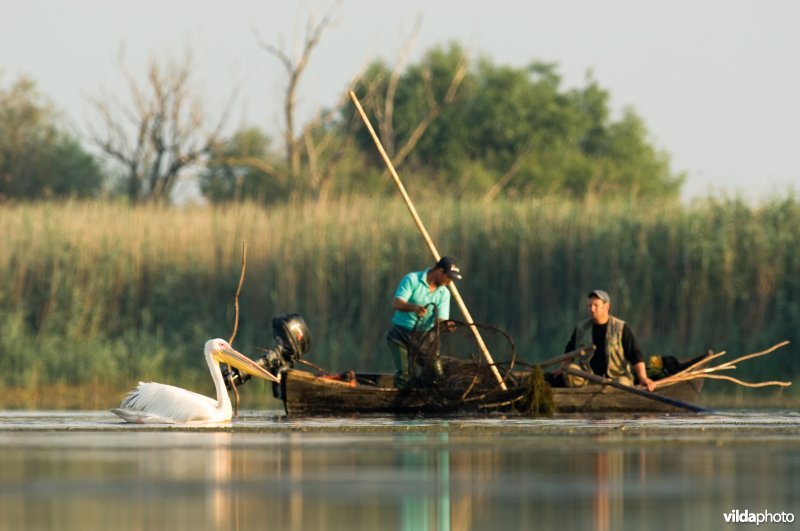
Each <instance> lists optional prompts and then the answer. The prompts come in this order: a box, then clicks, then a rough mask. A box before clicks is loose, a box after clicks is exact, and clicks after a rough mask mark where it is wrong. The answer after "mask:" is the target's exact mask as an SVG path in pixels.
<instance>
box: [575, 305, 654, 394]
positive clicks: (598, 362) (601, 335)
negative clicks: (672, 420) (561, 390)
mask: <svg viewBox="0 0 800 531" xmlns="http://www.w3.org/2000/svg"><path fill="white" fill-rule="evenodd" d="M586 308H587V310H588V311H589V319H586V320H585V321H582V322H580V323H578V324H577V325H576V326H575V329H574V330H573V331H572V336H571V337H570V339H569V342H568V343H567V346H566V349H565V350H564V352H571V351H573V350H575V349H576V348H579V347H580V346H589V345H594V346H595V347H596V350H595V351H594V355H593V356H592V358H591V360H589V366H590V368H591V372H593V373H595V374H598V375H600V376H603V377H605V378H610V379H611V380H614V381H617V382H619V383H621V384H624V385H633V374H634V373H635V374H636V377H637V378H638V383H639V384H640V385H644V386H646V387H647V389H648V391H653V390H654V389H655V384H654V383H653V380H651V379H650V378H648V377H647V372H646V370H645V365H644V357H643V356H642V351H641V350H640V349H639V345H638V344H637V343H636V338H635V337H634V336H633V332H631V329H630V328H629V327H628V325H627V324H626V323H625V321H623V320H622V319H619V318H617V317H614V316H613V315H611V314H610V313H609V311H610V309H611V297H609V296H608V293H606V292H605V291H603V290H601V289H596V290H594V291H592V292H591V293H589V295H588V301H587V305H586ZM567 363H568V366H571V367H573V368H576V369H582V370H587V369H586V368H582V367H580V366H578V365H577V364H575V363H569V362H567ZM631 368H633V373H632V372H631ZM562 376H563V379H564V384H565V385H566V386H567V387H581V386H583V385H585V384H586V380H585V379H584V378H581V377H579V376H573V375H571V374H567V373H566V372H564V373H562Z"/></svg>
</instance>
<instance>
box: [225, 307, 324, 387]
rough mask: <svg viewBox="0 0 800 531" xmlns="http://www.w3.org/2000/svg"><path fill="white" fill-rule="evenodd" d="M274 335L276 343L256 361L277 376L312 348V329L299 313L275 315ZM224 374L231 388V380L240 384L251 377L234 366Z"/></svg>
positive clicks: (226, 384) (227, 384)
mask: <svg viewBox="0 0 800 531" xmlns="http://www.w3.org/2000/svg"><path fill="white" fill-rule="evenodd" d="M272 337H273V338H274V339H275V343H276V345H275V346H274V347H272V348H269V349H266V351H265V353H264V355H263V356H261V357H260V358H258V359H257V360H255V362H256V363H257V364H258V365H260V366H261V367H263V368H264V369H266V370H267V371H269V372H271V373H272V374H274V375H275V376H278V375H279V374H280V372H281V371H283V370H285V369H288V368H290V367H293V366H294V364H295V363H296V362H297V361H298V360H300V358H301V357H302V356H303V355H304V354H306V353H307V352H308V351H309V350H310V349H311V331H310V330H309V329H308V325H307V324H306V321H305V319H303V317H302V316H301V315H300V314H298V313H286V314H283V315H279V316H277V317H273V318H272ZM222 376H223V378H224V379H225V386H226V387H227V388H228V389H231V382H232V383H233V385H236V386H239V385H242V384H243V383H245V382H246V381H247V380H249V379H250V375H249V374H242V373H240V372H239V371H238V370H237V369H236V368H233V367H230V368H229V369H228V370H226V371H223V373H222Z"/></svg>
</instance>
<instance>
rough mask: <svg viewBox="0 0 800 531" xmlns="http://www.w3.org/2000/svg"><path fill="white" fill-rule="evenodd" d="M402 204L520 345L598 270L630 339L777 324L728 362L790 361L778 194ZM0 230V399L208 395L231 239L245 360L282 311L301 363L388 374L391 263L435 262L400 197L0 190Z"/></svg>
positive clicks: (541, 336) (728, 391)
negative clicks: (82, 194) (186, 199)
mask: <svg viewBox="0 0 800 531" xmlns="http://www.w3.org/2000/svg"><path fill="white" fill-rule="evenodd" d="M417 209H418V210H419V212H420V215H421V216H422V217H423V219H424V220H425V223H426V226H427V227H428V230H429V231H430V233H431V235H432V237H433V239H434V241H435V242H436V244H437V247H438V249H439V251H440V252H442V253H443V254H449V255H452V256H456V257H457V258H458V260H459V263H460V264H461V265H462V268H463V269H464V272H465V278H464V280H463V281H461V282H460V283H459V291H460V292H461V294H462V296H463V298H464V300H465V302H466V304H467V305H468V307H469V309H470V312H471V313H472V315H473V317H474V318H475V319H476V320H477V321H480V322H485V323H491V324H495V325H498V326H500V327H501V328H503V329H504V330H506V331H507V332H509V333H510V335H511V337H512V338H513V339H514V341H515V344H516V348H517V351H518V359H520V360H523V361H526V362H535V361H541V360H543V359H546V358H549V357H552V356H553V355H556V354H558V353H560V352H561V351H563V347H564V344H565V343H566V340H567V335H568V334H569V331H570V330H571V328H572V326H573V325H574V323H575V322H576V321H577V320H580V319H582V318H583V316H584V313H585V311H584V308H583V305H584V297H585V293H586V292H587V291H588V290H590V289H595V288H599V287H602V288H604V289H606V290H607V291H608V292H609V293H611V295H612V313H615V314H616V315H619V316H620V317H622V318H623V319H625V320H627V321H628V322H629V323H630V324H631V326H632V328H633V330H634V331H635V333H636V335H637V338H638V339H639V342H640V344H641V345H642V347H643V350H644V351H645V354H646V355H653V354H661V355H673V356H676V357H678V358H688V357H693V356H696V355H698V354H700V353H703V352H706V351H707V350H709V349H711V350H714V351H721V350H726V351H728V352H729V353H730V354H729V357H731V358H733V357H735V356H738V355H742V354H746V353H748V352H754V351H757V350H761V349H763V348H766V347H768V346H770V345H772V344H775V343H777V342H778V341H782V340H784V339H788V340H789V341H791V344H790V345H789V346H788V347H786V348H784V349H781V350H780V351H778V352H776V353H774V354H772V355H770V356H769V357H768V358H765V359H763V360H759V361H758V362H756V363H753V364H751V365H743V366H742V367H741V368H740V369H737V370H736V371H735V373H732V374H735V375H736V377H738V378H741V379H744V380H749V381H759V380H773V379H781V380H790V381H794V380H795V378H796V377H797V375H798V374H800V357H798V356H797V355H796V349H797V345H798V344H800V327H798V326H797V325H798V323H800V233H798V231H797V230H796V227H798V226H800V202H798V200H797V199H795V198H794V197H788V198H776V199H774V200H772V201H769V202H766V203H764V204H761V205H758V206H752V205H748V204H747V203H746V202H744V201H742V200H740V199H735V198H729V199H707V200H702V201H695V202H693V203H691V204H690V205H683V204H680V203H678V202H673V201H664V202H657V201H656V202H652V201H641V200H640V201H626V200H619V201H615V202H608V201H599V200H596V199H592V198H589V199H586V200H582V201H569V200H564V199H560V198H546V199H524V200H502V201H493V202H481V201H478V200H458V199H437V200H436V201H422V202H420V201H417ZM0 234H2V235H3V242H4V246H3V247H4V251H5V252H4V253H3V254H2V256H0V276H1V277H2V278H3V280H4V281H3V283H2V284H1V285H0V371H2V372H0V408H9V407H10V408H30V407H37V408H71V409H104V408H106V407H113V406H115V405H117V404H118V403H119V399H120V398H121V397H122V395H123V394H124V393H125V392H127V391H128V390H129V389H131V388H132V387H133V386H135V385H136V383H137V382H138V381H139V380H153V381H159V382H162V383H169V384H174V385H178V386H181V387H187V388H191V389H193V390H195V391H197V392H201V393H205V394H211V392H212V390H213V388H212V386H211V382H210V378H209V377H208V373H207V370H206V367H205V364H204V363H203V361H202V358H201V353H202V346H203V344H204V342H205V341H206V340H207V339H209V338H212V337H223V338H225V339H228V338H229V337H230V334H231V332H232V330H233V325H234V320H235V310H234V295H235V292H236V287H237V285H238V281H239V274H240V268H241V260H242V252H241V250H242V242H243V241H244V242H246V244H247V275H246V278H245V281H244V285H243V287H242V292H241V295H240V296H239V305H240V317H239V329H238V333H237V337H236V340H235V343H234V346H236V347H237V348H239V349H240V350H241V351H242V352H243V353H245V354H246V355H248V356H250V357H253V358H255V357H258V356H259V355H260V353H259V350H258V349H259V348H264V347H271V346H273V345H274V341H273V339H272V329H271V320H272V317H274V316H276V315H280V314H283V313H289V312H298V313H300V314H301V315H303V316H304V318H305V319H306V321H307V322H308V324H309V326H310V328H311V333H312V350H311V353H310V354H309V356H308V357H307V358H308V359H309V361H312V362H314V363H315V364H317V365H319V366H322V367H324V368H325V369H328V370H330V371H331V372H339V371H343V370H347V369H351V368H357V369H359V370H365V371H390V370H392V367H391V361H390V359H389V355H388V352H386V351H385V350H386V349H385V340H384V335H385V332H386V327H387V323H388V321H389V318H390V314H391V310H390V307H389V301H390V298H391V293H392V291H393V290H394V288H395V285H396V283H397V281H398V280H399V279H400V278H401V276H402V275H403V274H404V273H406V272H408V271H411V270H418V269H422V268H423V267H427V266H429V265H430V264H431V263H432V259H431V258H430V257H429V255H428V253H427V250H426V249H425V247H424V245H423V243H422V242H421V239H420V237H419V235H418V233H417V232H416V229H415V228H414V227H413V224H412V222H411V220H410V219H409V216H408V213H407V211H406V210H405V206H404V205H402V204H401V202H399V201H396V200H394V199H390V198H379V199H370V198H359V197H354V198H350V199H338V200H335V201H333V200H332V201H327V202H323V203H316V202H304V203H294V204H285V205H280V206H271V207H261V206H257V205H255V204H252V203H244V204H225V205H219V206H213V207H211V206H208V207H170V206H158V205H136V206H130V205H128V204H125V203H108V202H83V201H65V202H45V203H31V204H26V203H18V204H17V203H6V204H2V205H0ZM454 317H458V316H457V315H454ZM714 383H716V382H714ZM706 394H707V395H708V396H706V397H704V399H706V400H708V401H709V402H707V403H708V404H709V405H713V404H714V403H715V402H716V401H717V399H718V398H719V399H720V400H723V402H724V403H725V405H727V404H729V403H731V402H732V399H730V398H724V397H735V400H734V401H733V403H739V402H738V400H740V399H739V398H738V397H741V403H742V405H743V406H745V405H746V404H747V403H748V401H752V402H753V404H754V405H756V406H757V404H758V403H764V404H767V403H770V404H773V403H774V404H796V403H797V402H798V399H799V398H800V394H799V393H798V391H797V390H796V386H795V385H793V386H792V387H790V388H788V389H786V390H785V391H783V392H782V393H777V392H775V391H771V392H770V393H767V392H765V391H760V392H756V391H753V390H739V389H737V388H736V387H735V386H734V385H733V384H720V385H708V386H707V392H706V391H704V395H706ZM242 395H243V396H242V398H243V400H244V402H243V404H245V405H246V407H250V406H252V407H257V408H261V407H263V406H260V405H259V404H264V403H265V401H266V400H269V401H270V402H269V407H274V404H273V403H272V402H271V401H272V400H273V399H272V398H271V393H270V391H269V389H266V388H264V389H263V390H262V389H261V387H259V388H258V390H257V391H251V390H250V389H249V388H246V389H245V390H243V392H242ZM725 401H727V402H725Z"/></svg>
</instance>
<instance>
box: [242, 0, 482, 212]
mask: <svg viewBox="0 0 800 531" xmlns="http://www.w3.org/2000/svg"><path fill="white" fill-rule="evenodd" d="M339 3H340V2H337V3H336V4H334V6H333V7H332V8H331V9H330V10H329V11H328V12H327V13H325V14H324V16H322V18H321V19H319V20H317V19H315V18H314V17H309V19H308V22H307V24H306V36H305V38H304V40H303V44H302V46H301V47H300V52H299V54H298V55H297V57H295V58H292V57H290V56H289V54H288V53H287V52H286V51H284V50H283V49H282V48H279V47H276V46H273V45H272V44H269V43H267V42H265V41H264V40H263V39H261V38H260V37H258V35H257V34H256V37H257V39H258V45H259V46H260V47H261V48H262V49H264V50H265V51H266V52H268V53H269V54H270V55H272V56H274V57H275V58H277V59H278V60H279V61H280V62H281V64H282V65H283V67H284V69H285V70H286V74H287V76H288V83H287V85H286V91H285V96H284V106H283V113H284V120H285V122H286V129H285V130H284V143H285V149H286V164H287V167H288V173H289V176H288V177H289V179H290V180H291V181H292V182H293V183H298V182H299V181H300V179H301V178H306V179H307V183H308V186H309V187H310V190H311V193H312V194H313V195H314V196H315V197H316V198H317V199H324V198H325V197H326V195H327V191H328V189H329V186H330V182H331V180H332V177H333V174H334V172H335V169H336V167H337V163H338V162H339V161H340V160H341V159H342V156H343V154H344V152H345V150H346V149H347V148H348V146H350V145H351V144H352V143H353V140H354V137H355V134H356V131H357V129H358V127H359V126H360V122H359V121H357V120H341V118H340V117H339V116H337V115H336V114H335V113H334V112H327V113H321V112H317V113H316V114H315V115H314V117H313V118H312V119H311V120H309V121H308V122H307V123H306V124H305V125H304V126H303V127H302V128H300V131H299V132H298V131H297V129H298V127H297V121H296V116H295V114H296V105H297V88H298V86H299V83H300V79H301V77H302V75H303V73H304V72H305V69H306V67H307V66H308V63H309V60H310V57H311V54H312V52H313V51H314V50H315V49H316V48H317V46H318V45H319V43H320V41H321V39H322V37H323V34H324V32H325V31H326V30H327V29H328V28H329V27H330V26H331V25H332V24H333V18H332V14H333V11H334V9H335V7H337V6H338V4H339ZM420 25H421V18H418V19H417V21H416V24H415V29H414V31H413V33H412V35H411V36H410V37H409V39H408V41H407V43H406V45H405V46H404V47H403V50H402V51H401V53H400V55H399V58H398V61H397V62H396V64H395V67H394V69H393V71H392V74H391V76H390V77H389V80H388V83H387V84H386V92H385V93H381V91H380V90H379V89H378V86H379V85H382V81H383V80H373V81H374V82H373V83H371V84H370V85H369V86H368V87H367V92H368V94H367V96H366V98H365V101H366V102H367V105H368V106H370V107H371V108H372V109H373V110H374V112H375V113H376V115H377V116H378V127H379V130H380V132H381V136H382V138H383V141H384V143H385V144H386V145H387V146H389V148H388V149H387V151H388V152H389V154H390V156H391V157H392V158H393V161H394V162H395V165H398V164H400V163H401V162H402V161H403V160H405V159H406V158H407V157H408V155H410V154H411V152H412V151H413V150H414V148H415V147H416V145H417V143H418V142H419V140H420V138H422V135H423V134H424V133H425V131H426V130H427V128H428V127H429V126H430V125H431V123H433V121H434V120H435V119H436V118H437V117H438V116H439V115H440V114H441V112H442V111H443V110H444V108H445V107H446V106H447V105H449V104H451V103H452V102H453V101H454V99H455V97H456V95H457V92H458V89H459V86H460V85H461V82H462V81H463V79H464V76H465V75H466V72H467V59H466V57H464V58H463V60H462V61H461V62H460V63H459V64H458V67H457V69H456V71H455V73H454V74H453V77H452V79H451V80H450V84H449V87H448V90H447V91H446V94H445V96H444V97H443V98H442V99H441V100H437V99H436V97H435V96H434V91H433V83H432V73H431V71H430V69H429V68H426V69H425V70H424V72H423V76H424V82H425V88H426V97H427V103H428V109H427V112H426V113H425V114H424V115H423V116H422V117H421V118H420V121H419V123H418V124H417V125H416V127H415V128H414V129H413V130H412V132H411V134H410V135H409V137H408V138H407V139H405V142H404V143H403V145H402V146H400V147H399V148H398V149H395V146H396V139H395V132H394V127H393V119H394V116H393V112H394V101H395V94H396V91H397V85H398V83H399V81H400V77H401V73H402V70H403V68H404V67H405V64H406V59H407V57H408V55H409V54H410V52H411V49H412V48H413V42H414V40H415V37H416V34H417V33H418V31H419V27H420ZM365 68H366V63H365V65H364V66H362V68H361V69H359V71H358V72H357V73H356V74H355V75H354V76H353V77H352V78H351V80H350V83H349V84H348V87H347V88H346V89H345V90H344V91H343V92H342V94H341V95H340V98H339V101H338V102H337V104H336V105H335V106H334V107H333V109H340V108H342V107H343V106H344V105H345V104H346V102H347V101H349V97H348V93H349V91H350V90H351V89H352V88H353V87H355V86H356V85H357V84H358V83H359V82H360V81H361V78H362V76H363V72H364V70H365Z"/></svg>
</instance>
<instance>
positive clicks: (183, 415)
mask: <svg viewBox="0 0 800 531" xmlns="http://www.w3.org/2000/svg"><path fill="white" fill-rule="evenodd" d="M204 354H205V358H206V362H207V363H208V369H209V370H210V371H211V378H213V380H214V387H216V388H217V399H216V400H214V399H213V398H209V397H207V396H203V395H200V394H197V393H194V392H192V391H187V390H186V389H181V388H180V387H174V386H172V385H165V384H160V383H153V382H139V385H138V386H137V387H136V388H135V389H133V390H132V391H131V392H129V393H128V394H127V395H125V398H124V399H123V400H122V404H120V406H119V408H115V409H112V410H111V412H112V413H114V414H116V415H118V416H120V417H122V418H123V419H125V420H126V421H128V422H133V423H136V424H183V423H194V424H199V423H213V422H225V421H228V420H231V417H232V416H233V408H232V407H231V399H230V397H229V396H228V391H227V390H226V389H225V382H224V380H223V379H222V371H221V370H220V368H219V364H220V362H223V363H227V364H229V365H231V366H233V367H236V368H237V369H239V370H242V371H244V372H246V373H248V374H250V375H252V376H256V377H258V378H263V379H265V380H271V381H273V382H280V378H276V377H275V376H273V375H272V374H271V373H269V372H267V371H266V370H264V369H263V368H261V367H260V366H259V365H257V364H256V363H255V362H253V361H252V360H251V359H250V358H247V357H246V356H243V355H242V354H240V353H239V352H237V351H236V350H234V349H233V348H232V347H231V346H230V345H229V344H228V342H227V341H225V340H224V339H219V338H217V339H209V340H208V341H206V346H205V349H204Z"/></svg>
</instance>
